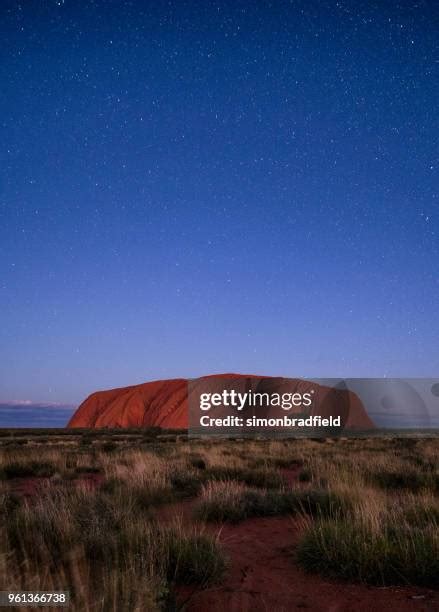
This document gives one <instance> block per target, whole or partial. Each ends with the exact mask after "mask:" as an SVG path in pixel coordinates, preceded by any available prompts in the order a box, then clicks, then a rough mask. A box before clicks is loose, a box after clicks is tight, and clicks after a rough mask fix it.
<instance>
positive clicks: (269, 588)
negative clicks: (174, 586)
mask: <svg viewBox="0 0 439 612" xmlns="http://www.w3.org/2000/svg"><path fill="white" fill-rule="evenodd" d="M301 532H302V526H301V524H300V519H293V518H290V517H282V518H278V517H274V518H256V519H249V520H247V521H244V522H243V523H240V524H239V525H224V526H223V527H222V529H221V530H220V533H219V541H220V542H221V545H222V546H223V548H224V549H225V551H226V552H227V554H228V555H229V556H230V558H231V567H230V570H229V571H228V574H227V576H226V579H225V581H224V582H223V583H222V584H221V585H220V586H219V587H213V588H211V589H208V590H205V591H200V592H196V593H194V594H192V596H191V589H189V588H188V587H185V588H183V589H180V590H179V595H180V598H179V599H180V602H181V603H183V602H184V601H185V600H186V599H187V598H188V597H189V600H188V601H187V608H186V609H187V612H207V611H208V612H224V611H225V610H227V612H267V611H270V612H290V611H291V610H303V609H308V610H313V611H314V610H315V611H319V612H320V611H321V612H374V611H376V612H382V611H384V610H398V611H399V612H405V611H408V610H410V611H413V610H418V611H421V610H422V611H425V612H427V611H428V612H433V610H438V609H439V597H438V593H436V592H434V591H429V590H426V589H417V588H407V587H404V588H402V587H392V588H376V587H367V586H362V585H357V584H347V583H342V582H336V581H333V580H326V579H324V578H322V577H321V576H318V575H311V574H307V573H305V572H304V571H303V570H302V569H301V568H300V567H299V566H298V565H297V564H296V563H295V562H294V550H295V546H296V545H297V542H298V540H299V538H300V534H301Z"/></svg>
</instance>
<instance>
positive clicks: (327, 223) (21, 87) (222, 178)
mask: <svg viewBox="0 0 439 612" xmlns="http://www.w3.org/2000/svg"><path fill="white" fill-rule="evenodd" d="M0 28H1V39H2V42H3V44H2V61H1V62H0V82H1V84H2V87H1V93H0V128H1V133H2V139H1V140H2V146H1V153H0V155H1V157H0V244H1V251H2V257H1V260H0V296H1V297H0V299H1V312H2V325H1V329H0V359H1V363H2V368H1V374H0V400H14V399H15V400H18V399H23V398H30V399H32V400H38V401H61V402H64V401H65V402H76V401H79V400H81V399H82V398H83V397H84V396H85V395H86V394H88V393H90V392H92V391H93V390H95V389H98V388H105V387H111V386H120V385H124V384H133V383H136V382H143V381H146V380H150V379H153V378H164V377H173V376H197V375H202V374H207V373H211V372H221V371H239V372H253V373H259V374H277V375H285V376H314V377H330V376H385V375H387V376H432V375H434V374H435V373H437V372H438V368H439V353H438V350H437V347H438V345H439V328H438V321H439V316H438V315H439V312H438V311H439V307H438V304H439V284H438V278H439V276H438V268H439V216H438V185H439V182H438V169H439V149H438V142H439V139H438V132H439V131H438V112H437V107H438V101H439V95H438V94H439V74H438V72H439V47H438V43H437V41H438V29H439V10H438V8H437V7H435V5H434V3H431V2H427V1H419V2H412V1H411V2H409V1H407V2H373V1H369V2H366V1H364V2H362V1H354V0H346V1H341V2H329V1H326V0H324V1H322V2H317V3H313V2H309V1H308V2H306V1H303V2H302V1H300V0H298V1H291V2H285V1H283V0H279V1H276V2H266V1H261V2H249V1H239V0H238V1H236V0H235V1H234V2H232V1H222V2H201V1H200V2H195V1H194V2H185V1H182V0H179V1H177V0H175V1H172V0H171V1H169V2H166V3H161V2H158V3H152V2H138V1H132V2H130V1H124V2H122V1H116V0H107V1H106V2H103V1H101V0H95V1H91V0H83V1H81V2H74V1H73V0H64V1H63V0H58V1H53V2H52V1H49V0H47V1H44V2H43V1H37V0H29V1H27V2H24V1H23V2H19V1H16V0H4V1H3V2H2V3H1V7H0Z"/></svg>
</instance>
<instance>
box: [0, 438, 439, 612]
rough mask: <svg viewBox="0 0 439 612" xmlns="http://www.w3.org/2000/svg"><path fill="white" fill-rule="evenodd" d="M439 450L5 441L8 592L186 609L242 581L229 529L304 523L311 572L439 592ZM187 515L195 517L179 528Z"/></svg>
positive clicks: (1, 549)
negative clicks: (235, 574) (282, 520)
mask: <svg viewBox="0 0 439 612" xmlns="http://www.w3.org/2000/svg"><path fill="white" fill-rule="evenodd" d="M23 442H24V443H23ZM438 451H439V443H438V440H436V439H412V438H407V439H404V438H401V439H384V438H374V439H351V438H345V439H339V440H337V439H333V440H332V439H323V440H321V439H319V440H188V439H187V437H186V435H185V432H183V431H181V432H169V431H168V432H164V431H161V430H159V429H158V428H154V429H151V430H130V431H126V432H124V431H121V430H117V431H114V432H113V431H108V430H105V431H81V430H79V431H75V430H55V431H50V430H46V431H42V430H39V431H37V430H35V431H27V432H23V431H22V432H20V431H18V430H16V431H6V430H4V431H2V432H1V435H0V508H1V513H2V516H1V523H0V573H1V575H2V577H3V584H4V588H6V589H12V590H19V589H23V590H28V591H29V590H63V589H67V588H68V589H69V590H70V594H71V598H72V609H73V610H85V611H88V610H90V611H91V610H102V611H103V610H111V609H127V610H128V609H129V610H151V611H154V610H172V609H179V608H178V607H177V604H176V593H177V591H178V589H179V588H180V587H181V586H183V587H184V588H190V589H192V590H193V591H197V590H198V591H199V590H202V589H205V588H206V587H210V586H212V585H215V584H220V583H221V580H222V579H224V576H225V575H226V573H227V572H228V571H230V560H229V559H228V558H227V555H226V553H225V551H224V550H223V547H222V544H221V539H220V537H219V535H220V532H221V524H223V523H232V524H235V525H239V524H240V523H241V522H243V521H246V520H251V519H255V518H257V517H266V519H267V520H269V517H274V516H284V517H286V520H290V519H289V517H291V520H296V519H297V518H300V521H299V522H300V525H301V531H300V538H299V539H298V544H297V546H295V547H294V549H293V548H292V549H291V551H290V557H291V563H299V564H300V565H301V566H302V567H303V568H304V569H305V570H306V571H308V572H312V573H314V574H321V575H324V576H325V577H326V578H325V579H327V578H337V579H340V578H341V579H344V580H347V581H351V582H359V583H366V584H370V585H379V586H389V585H416V586H419V587H430V588H435V587H437V576H438V575H439V470H438V461H437V457H438ZM174 506H177V507H180V506H181V507H183V506H185V507H186V509H187V512H186V514H185V515H184V513H182V514H181V517H180V518H179V519H175V516H174V517H173V518H172V519H169V518H168V516H167V512H166V510H167V508H168V507H174Z"/></svg>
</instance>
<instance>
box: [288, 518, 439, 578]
mask: <svg viewBox="0 0 439 612" xmlns="http://www.w3.org/2000/svg"><path fill="white" fill-rule="evenodd" d="M297 559H298V561H299V563H300V564H301V565H302V566H303V567H304V568H305V569H306V570H308V571H311V572H320V573H322V574H325V575H327V576H331V577H337V578H344V579H346V580H351V581H355V582H365V583H367V584H371V585H381V586H388V585H398V584H413V585H418V586H425V587H434V586H437V577H438V575H439V536H438V532H437V528H436V529H434V528H433V526H430V527H428V528H426V529H409V528H407V525H404V524H400V525H397V524H394V525H384V526H383V527H382V528H381V529H380V530H376V529H374V528H372V527H370V526H368V525H367V524H365V523H363V524H361V523H359V522H352V521H348V520H340V519H337V520H334V519H332V520H327V519H326V520H318V521H317V522H316V523H315V524H314V525H312V526H311V527H310V528H309V529H308V531H307V533H306V535H305V536H304V538H303V539H302V541H301V542H300V544H299V547H298V550H297Z"/></svg>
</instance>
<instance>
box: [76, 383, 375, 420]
mask: <svg viewBox="0 0 439 612" xmlns="http://www.w3.org/2000/svg"><path fill="white" fill-rule="evenodd" d="M231 383H233V387H234V388H236V390H237V391H240V390H248V389H252V390H253V391H261V392H262V391H263V392H267V391H269V392H271V393H273V392H275V391H276V392H279V393H288V392H289V393H298V392H299V393H305V392H307V391H309V390H311V388H312V389H313V392H315V394H316V396H315V397H316V399H317V401H316V402H315V408H313V409H311V412H310V414H320V415H321V416H322V417H324V416H329V415H332V416H338V415H340V416H341V421H342V424H343V427H344V428H347V429H371V428H374V423H373V421H372V420H371V418H370V417H369V416H368V414H367V412H366V410H365V408H364V406H363V404H362V402H361V400H360V399H359V397H358V396H357V395H356V394H355V393H353V392H352V391H349V390H348V389H339V388H333V387H330V386H325V385H318V384H316V383H314V382H312V381H309V380H303V379H298V378H282V377H262V376H255V375H250V374H214V375H210V376H204V377H200V378H196V379H186V378H174V379H166V380H156V381H152V382H146V383H142V384H137V385H132V386H129V387H121V388H117V389H110V390H106V391H97V392H95V393H92V394H91V395H90V396H89V397H87V399H86V400H85V401H84V402H82V404H81V405H80V406H79V407H78V409H77V410H76V412H75V413H74V415H73V416H72V418H71V419H70V421H69V423H68V427H84V428H126V427H140V428H142V427H151V426H159V427H162V428H166V429H185V428H187V427H188V426H189V400H188V398H189V394H190V393H194V392H197V390H202V391H203V392H205V391H206V390H208V391H209V392H210V393H215V392H219V393H220V392H221V391H222V389H223V388H224V385H225V384H229V385H230V384H231Z"/></svg>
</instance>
